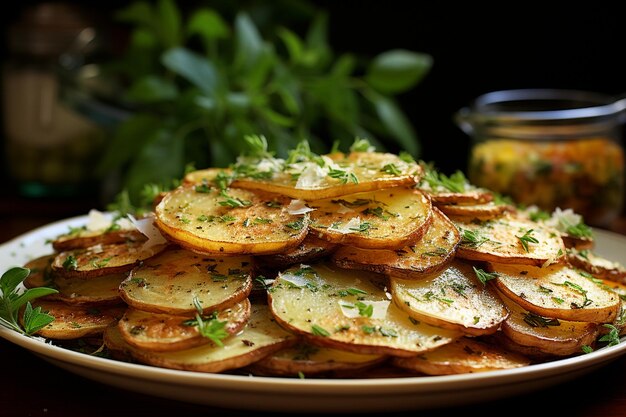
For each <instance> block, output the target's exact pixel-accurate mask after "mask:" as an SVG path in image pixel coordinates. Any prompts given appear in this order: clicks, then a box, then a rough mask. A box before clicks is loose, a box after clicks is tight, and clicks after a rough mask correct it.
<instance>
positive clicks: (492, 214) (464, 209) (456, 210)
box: [436, 201, 515, 220]
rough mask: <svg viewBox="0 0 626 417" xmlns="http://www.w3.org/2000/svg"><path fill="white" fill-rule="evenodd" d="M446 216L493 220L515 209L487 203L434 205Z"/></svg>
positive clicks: (491, 202)
mask: <svg viewBox="0 0 626 417" xmlns="http://www.w3.org/2000/svg"><path fill="white" fill-rule="evenodd" d="M436 205H437V207H439V209H440V210H441V211H443V212H444V213H445V214H446V215H448V216H462V217H467V218H479V219H481V220H488V219H494V218H496V217H498V216H500V215H502V214H504V213H507V212H513V211H515V208H514V207H512V206H510V205H508V204H501V203H495V202H493V201H489V202H487V203H481V204H439V203H438V204H436Z"/></svg>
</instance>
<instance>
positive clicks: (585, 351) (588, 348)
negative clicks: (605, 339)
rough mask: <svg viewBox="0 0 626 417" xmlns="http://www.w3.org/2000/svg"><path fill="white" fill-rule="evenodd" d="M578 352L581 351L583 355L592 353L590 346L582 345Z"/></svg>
mask: <svg viewBox="0 0 626 417" xmlns="http://www.w3.org/2000/svg"><path fill="white" fill-rule="evenodd" d="M580 350H582V351H583V353H591V352H593V348H592V347H591V346H588V345H584V346H582V347H581V348H580Z"/></svg>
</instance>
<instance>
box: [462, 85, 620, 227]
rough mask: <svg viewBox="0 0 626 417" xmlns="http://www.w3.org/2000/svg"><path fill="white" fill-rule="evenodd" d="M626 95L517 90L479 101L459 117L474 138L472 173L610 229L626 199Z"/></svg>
mask: <svg viewBox="0 0 626 417" xmlns="http://www.w3.org/2000/svg"><path fill="white" fill-rule="evenodd" d="M625 109H626V99H622V100H615V98H613V97H610V96H607V95H603V94H599V93H595V92H587V91H578V90H558V89H520V90H504V91H495V92H491V93H487V94H484V95H482V96H480V97H478V98H477V99H475V100H474V101H473V102H472V103H471V104H470V106H468V107H465V108H463V109H461V110H459V112H458V113H457V114H456V115H455V117H456V122H457V124H458V125H459V127H460V128H461V129H462V130H463V131H465V132H466V133H467V134H468V135H469V136H470V138H471V148H470V154H469V161H468V178H469V180H470V181H471V182H472V183H473V184H476V185H478V186H482V187H485V188H488V189H490V190H493V191H495V192H497V193H500V194H502V195H505V196H509V197H511V198H512V199H513V200H514V201H515V202H516V203H517V204H519V205H521V206H530V205H535V206H537V207H539V208H540V209H543V210H545V211H549V212H551V211H553V210H555V209H556V208H557V207H558V208H561V209H563V210H564V209H567V208H571V209H572V210H574V211H575V212H576V213H578V214H580V215H582V216H583V218H584V220H585V222H586V223H587V224H588V225H591V226H597V227H609V225H610V224H611V222H612V221H613V220H615V218H616V217H617V216H619V215H620V213H621V212H622V209H623V203H624V149H623V145H622V137H623V125H624V118H625V111H626V110H625Z"/></svg>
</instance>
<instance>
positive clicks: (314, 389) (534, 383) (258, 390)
mask: <svg viewBox="0 0 626 417" xmlns="http://www.w3.org/2000/svg"><path fill="white" fill-rule="evenodd" d="M85 223H86V216H80V217H76V218H72V219H68V220H63V221H60V222H57V223H52V224H50V225H47V226H44V227H41V228H39V229H36V230H33V231H31V232H29V233H26V234H24V235H22V236H20V237H17V238H16V239H13V240H11V241H10V242H7V243H5V244H3V245H1V246H0V272H4V271H6V270H7V269H9V268H10V267H12V266H22V265H23V264H24V263H25V262H26V261H28V260H30V259H32V258H33V257H36V256H41V255H45V254H47V253H50V252H51V251H52V249H51V247H50V245H49V244H48V243H47V240H48V239H51V238H54V237H56V236H57V235H59V234H61V233H63V232H66V231H67V230H68V226H70V225H71V226H79V225H82V224H85ZM595 235H596V242H597V244H596V250H597V252H598V253H600V254H602V255H604V256H606V257H607V258H609V259H612V260H615V261H619V262H621V263H623V264H626V236H622V235H618V234H615V233H611V232H606V231H603V230H595ZM0 337H3V338H5V339H7V340H9V341H11V342H13V343H15V344H17V345H19V346H21V347H23V348H26V349H28V350H29V351H31V352H32V353H34V354H36V355H38V356H40V357H42V358H43V359H45V360H47V361H48V362H51V363H52V364H54V365H57V366H59V367H60V368H63V369H65V370H68V371H70V372H73V373H75V374H78V375H81V376H83V377H86V378H89V379H92V380H95V381H99V382H101V383H104V384H109V385H112V386H115V387H118V388H122V389H127V390H130V391H135V392H141V393H144V394H149V395H154V396H160V397H164V398H169V399H175V400H180V401H185V402H190V403H196V404H205V405H211V406H217V407H223V408H237V409H247V410H257V411H288V412H296V411H300V412H391V411H403V410H415V409H426V408H433V407H451V406H459V405H465V404H471V403H477V402H483V401H488V400H494V399H499V398H503V397H507V396H511V395H517V394H523V393H527V392H531V391H535V390H540V389H542V388H545V387H548V386H552V385H555V384H558V383H560V382H564V381H566V380H570V379H573V378H577V377H579V376H582V375H584V374H586V373H589V372H591V371H593V370H594V369H597V368H599V367H600V366H604V365H606V364H607V363H608V362H610V361H612V360H614V359H616V358H618V357H619V356H620V355H622V354H624V353H625V352H626V343H620V344H619V345H617V346H614V347H610V348H602V349H598V350H597V351H595V352H592V353H590V354H587V355H582V356H578V357H573V358H568V359H563V360H559V361H555V362H550V363H543V364H538V365H530V366H527V367H524V368H518V369H513V370H504V371H493V372H485V373H477V374H464V375H448V376H424V377H409V378H375V379H344V380H332V379H296V378H271V377H256V376H255V377H251V376H239V375H225V374H205V373H194V372H186V371H177V370H170V369H162V368H157V367H151V366H144V365H138V364H129V363H125V362H119V361H114V360H109V359H103V358H99V357H92V356H89V355H85V354H82V353H78V352H74V351H70V350H67V349H63V348H60V347H56V346H52V345H50V344H47V343H45V342H42V341H40V340H37V339H33V338H29V337H26V336H22V335H20V334H18V333H16V332H14V331H11V330H8V329H5V328H3V327H0Z"/></svg>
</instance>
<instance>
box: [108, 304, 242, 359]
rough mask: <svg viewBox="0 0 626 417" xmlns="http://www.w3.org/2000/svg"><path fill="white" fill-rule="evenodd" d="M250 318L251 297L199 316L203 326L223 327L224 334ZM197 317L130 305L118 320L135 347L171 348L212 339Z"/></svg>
mask: <svg viewBox="0 0 626 417" xmlns="http://www.w3.org/2000/svg"><path fill="white" fill-rule="evenodd" d="M249 318H250V301H249V300H248V299H244V300H243V301H241V302H239V303H237V304H235V305H233V306H232V307H229V308H227V309H224V310H221V311H219V312H218V311H215V312H213V314H212V315H210V316H205V317H201V320H202V323H204V325H205V326H209V328H210V327H211V326H216V327H217V328H219V329H223V334H222V335H223V336H224V337H227V336H232V335H234V334H236V333H238V332H239V331H240V330H241V329H243V328H244V326H245V325H246V323H247V322H248V319H249ZM198 323H199V322H198V319H197V318H196V317H192V316H176V315H170V314H162V313H149V312H146V311H141V310H137V309H134V308H132V307H129V308H128V309H127V310H126V313H124V316H123V317H122V318H121V319H120V321H119V322H118V326H119V330H120V332H121V334H122V337H123V338H124V340H125V341H126V342H127V343H128V344H129V345H131V346H134V347H136V348H138V349H144V350H150V351H153V352H171V351H176V350H183V349H190V348H192V347H196V346H201V345H205V344H210V343H213V344H215V342H214V341H212V339H210V338H209V337H205V336H203V335H202V333H201V332H200V331H199V328H198V326H199V324H198Z"/></svg>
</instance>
